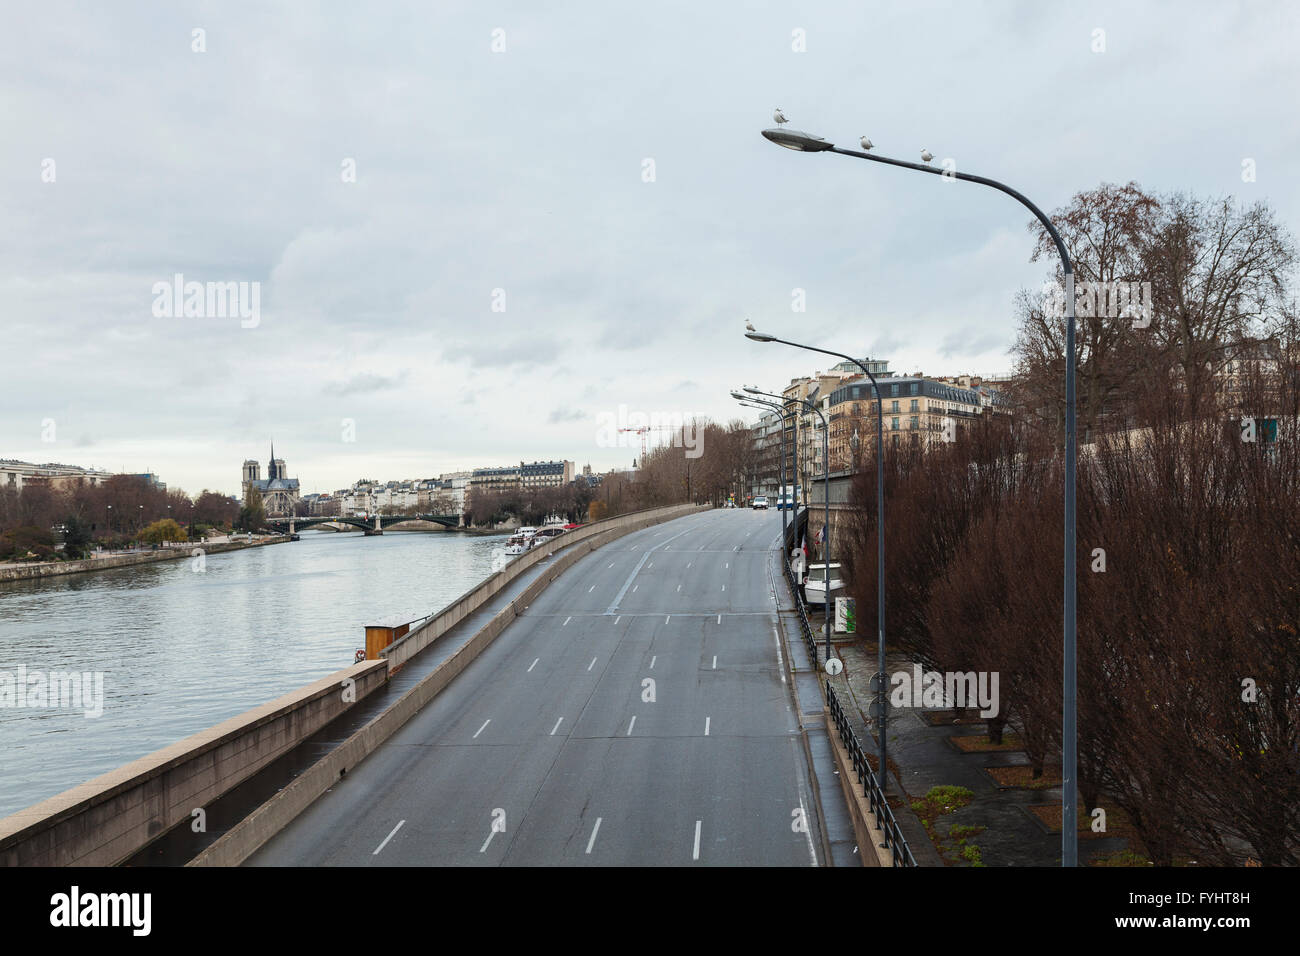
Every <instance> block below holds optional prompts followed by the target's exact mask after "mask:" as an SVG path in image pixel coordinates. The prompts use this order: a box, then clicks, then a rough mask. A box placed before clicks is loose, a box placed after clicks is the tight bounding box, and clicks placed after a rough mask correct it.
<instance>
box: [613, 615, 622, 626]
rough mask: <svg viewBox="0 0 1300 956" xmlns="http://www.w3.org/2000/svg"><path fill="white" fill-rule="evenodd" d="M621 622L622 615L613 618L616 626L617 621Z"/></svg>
mask: <svg viewBox="0 0 1300 956" xmlns="http://www.w3.org/2000/svg"><path fill="white" fill-rule="evenodd" d="M621 620H623V615H622V614H620V615H619V616H618V617H616V618H614V623H615V624H617V623H618V622H619V621H621Z"/></svg>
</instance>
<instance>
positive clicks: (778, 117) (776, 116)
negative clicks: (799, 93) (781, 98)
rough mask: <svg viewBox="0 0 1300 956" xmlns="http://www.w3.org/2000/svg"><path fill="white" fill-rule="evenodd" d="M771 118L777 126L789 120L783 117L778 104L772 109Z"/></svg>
mask: <svg viewBox="0 0 1300 956" xmlns="http://www.w3.org/2000/svg"><path fill="white" fill-rule="evenodd" d="M772 119H774V120H776V125H777V126H781V125H783V124H785V123H788V122H790V121H789V120H788V119H786V118H785V114H784V113H782V112H781V107H779V106H778V107H777V108H776V109H775V110H773V111H772Z"/></svg>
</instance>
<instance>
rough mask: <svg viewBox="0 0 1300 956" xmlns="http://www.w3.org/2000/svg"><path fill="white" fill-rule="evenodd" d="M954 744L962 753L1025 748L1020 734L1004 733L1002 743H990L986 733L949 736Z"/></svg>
mask: <svg viewBox="0 0 1300 956" xmlns="http://www.w3.org/2000/svg"><path fill="white" fill-rule="evenodd" d="M948 739H949V740H951V741H952V742H953V745H954V746H955V747H956V748H957V749H958V750H960V751H961V752H962V753H967V754H976V753H979V754H983V753H1000V752H1002V751H1004V750H1024V749H1025V746H1024V744H1022V743H1021V742H1020V735H1019V734H1012V733H1004V734H1003V735H1002V743H1000V744H994V743H989V738H988V736H987V735H986V734H981V735H979V736H976V737H949V738H948Z"/></svg>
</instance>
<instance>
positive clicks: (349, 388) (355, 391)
mask: <svg viewBox="0 0 1300 956" xmlns="http://www.w3.org/2000/svg"><path fill="white" fill-rule="evenodd" d="M407 371H408V370H407V369H403V370H402V371H400V372H398V373H397V374H396V375H379V374H377V373H375V372H359V373H357V374H356V375H353V376H352V377H351V378H349V379H348V380H347V381H344V382H331V383H329V384H327V385H325V386H324V387H323V388H322V389H321V391H323V392H324V393H325V394H326V395H335V396H339V397H343V396H346V395H366V394H369V393H371V392H382V391H384V390H385V389H389V388H396V387H397V386H398V385H400V384H401V383H402V382H403V381H404V380H405V379H406V376H407Z"/></svg>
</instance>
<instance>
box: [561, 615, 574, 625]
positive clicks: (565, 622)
mask: <svg viewBox="0 0 1300 956" xmlns="http://www.w3.org/2000/svg"><path fill="white" fill-rule="evenodd" d="M572 620H573V615H569V616H568V617H566V618H565V619H564V623H563V624H561V625H560V626H561V627H568V626H569V622H570V621H572Z"/></svg>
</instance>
